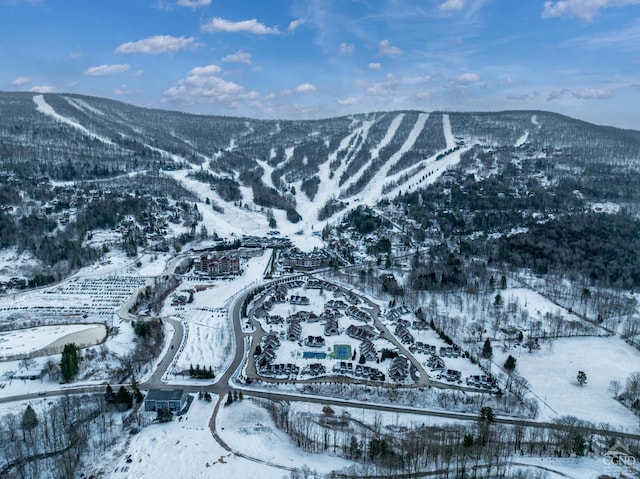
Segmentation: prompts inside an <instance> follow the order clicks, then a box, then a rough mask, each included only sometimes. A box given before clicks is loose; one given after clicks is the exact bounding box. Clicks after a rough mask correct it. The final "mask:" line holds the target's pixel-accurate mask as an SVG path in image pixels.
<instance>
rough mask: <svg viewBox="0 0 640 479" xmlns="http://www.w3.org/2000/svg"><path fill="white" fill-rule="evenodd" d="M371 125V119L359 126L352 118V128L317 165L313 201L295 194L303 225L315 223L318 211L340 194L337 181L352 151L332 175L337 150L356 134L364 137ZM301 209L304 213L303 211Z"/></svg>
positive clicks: (345, 146)
mask: <svg viewBox="0 0 640 479" xmlns="http://www.w3.org/2000/svg"><path fill="white" fill-rule="evenodd" d="M371 125H373V122H372V121H371V120H365V121H363V122H362V123H361V124H360V126H356V123H355V120H354V124H352V127H353V128H354V130H353V131H352V132H351V133H350V134H349V135H347V136H346V137H344V138H343V139H342V141H340V144H339V145H338V147H337V148H336V150H335V151H333V152H332V153H330V154H329V157H328V158H327V160H326V161H325V162H324V163H322V164H321V165H319V167H318V177H319V178H320V185H319V187H318V192H317V193H316V196H315V197H314V199H313V201H309V198H307V196H306V195H305V194H304V193H303V194H302V195H296V196H297V198H296V201H297V202H298V212H299V213H300V214H301V215H302V218H303V221H304V226H305V227H308V226H313V224H315V223H317V218H318V213H319V212H320V210H321V209H322V207H323V206H324V205H325V204H326V203H327V202H328V201H329V200H330V199H332V198H333V199H338V197H339V195H340V190H339V188H338V182H339V181H340V176H342V173H343V172H344V171H345V169H346V168H347V166H348V163H349V162H348V161H347V159H348V158H349V157H350V156H351V155H352V153H353V152H352V151H349V152H348V153H347V155H346V157H345V158H344V159H343V160H342V163H341V164H340V166H339V167H338V168H337V169H336V170H335V171H334V172H333V176H332V177H331V162H333V161H335V160H336V159H337V158H338V152H339V151H342V150H346V149H347V147H348V146H349V143H351V141H352V140H353V139H355V138H356V137H357V136H358V135H362V136H363V137H364V138H365V139H366V137H367V135H368V132H369V128H371ZM300 183H301V182H300ZM296 189H297V190H300V185H299V184H298V185H296ZM303 211H304V212H305V213H306V214H305V213H303ZM327 221H329V220H327Z"/></svg>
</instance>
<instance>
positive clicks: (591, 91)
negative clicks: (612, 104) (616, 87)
mask: <svg viewBox="0 0 640 479" xmlns="http://www.w3.org/2000/svg"><path fill="white" fill-rule="evenodd" d="M567 96H573V97H574V98H576V99H578V100H606V99H608V98H613V96H614V94H613V91H612V90H609V89H608V88H574V89H566V88H565V89H563V90H554V91H552V92H550V93H549V94H548V95H547V100H548V101H554V100H558V99H560V98H564V97H567Z"/></svg>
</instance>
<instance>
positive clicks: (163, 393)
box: [146, 389, 184, 401]
mask: <svg viewBox="0 0 640 479" xmlns="http://www.w3.org/2000/svg"><path fill="white" fill-rule="evenodd" d="M183 395H184V389H171V390H160V389H149V393H148V394H147V397H146V399H147V400H148V401H180V399H182V396H183Z"/></svg>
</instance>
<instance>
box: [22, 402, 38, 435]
mask: <svg viewBox="0 0 640 479" xmlns="http://www.w3.org/2000/svg"><path fill="white" fill-rule="evenodd" d="M38 424H39V421H38V416H37V415H36V412H35V411H34V410H33V408H32V407H31V405H30V404H29V405H27V408H26V409H25V410H24V413H23V414H22V421H21V422H20V427H21V428H22V437H23V439H25V440H26V438H25V433H26V432H27V431H28V432H29V436H30V437H31V431H32V430H33V429H35V428H36V427H38Z"/></svg>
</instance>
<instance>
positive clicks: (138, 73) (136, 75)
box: [133, 70, 144, 77]
mask: <svg viewBox="0 0 640 479" xmlns="http://www.w3.org/2000/svg"><path fill="white" fill-rule="evenodd" d="M142 75H144V70H136V72H135V73H134V74H133V76H135V77H141V76H142Z"/></svg>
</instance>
